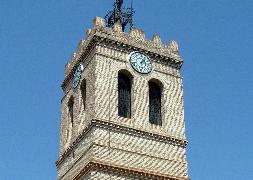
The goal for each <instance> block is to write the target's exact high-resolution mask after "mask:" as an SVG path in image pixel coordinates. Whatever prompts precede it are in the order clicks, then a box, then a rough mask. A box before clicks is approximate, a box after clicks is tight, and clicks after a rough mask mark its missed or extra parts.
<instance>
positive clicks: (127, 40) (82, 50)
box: [62, 19, 183, 89]
mask: <svg viewBox="0 0 253 180" xmlns="http://www.w3.org/2000/svg"><path fill="white" fill-rule="evenodd" d="M97 23H98V24H103V23H102V20H101V19H99V22H97ZM137 32H138V33H137ZM133 34H134V35H133ZM136 34H137V35H136ZM96 45H107V46H111V47H115V48H117V49H119V50H123V51H126V52H129V51H140V52H143V53H145V54H147V55H149V56H150V58H152V60H154V61H156V62H159V63H163V64H166V65H168V66H171V67H173V68H176V69H181V67H182V65H183V60H182V58H181V57H180V56H179V54H178V44H177V42H176V41H170V42H169V45H168V46H165V45H163V44H162V43H161V39H160V37H159V36H158V35H154V37H153V40H147V39H145V34H144V32H143V31H142V30H139V29H137V28H133V30H132V31H131V32H130V33H125V32H121V31H120V30H119V28H116V27H115V29H111V28H107V27H103V26H102V25H96V26H94V27H93V28H92V29H89V31H88V33H87V38H86V40H81V41H80V43H79V45H78V47H77V52H75V53H74V54H73V56H72V58H71V60H70V61H69V62H68V63H67V65H66V70H65V79H64V81H63V83H62V87H63V89H64V87H65V85H66V84H67V83H68V82H69V81H70V80H71V77H72V76H73V73H74V67H75V66H76V65H77V64H78V63H80V62H83V61H85V59H86V58H87V56H88V55H89V54H90V52H91V50H92V49H93V48H94V47H95V46H96Z"/></svg>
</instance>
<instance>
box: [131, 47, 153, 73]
mask: <svg viewBox="0 0 253 180" xmlns="http://www.w3.org/2000/svg"><path fill="white" fill-rule="evenodd" d="M129 62H130V64H131V66H132V67H133V68H134V70H136V71H137V72H139V73H142V74H148V73H150V72H151V70H152V65H151V61H150V59H149V57H148V56H147V55H145V54H142V53H140V52H132V53H130V54H129Z"/></svg>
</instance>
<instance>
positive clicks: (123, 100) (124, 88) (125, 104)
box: [118, 73, 131, 118]
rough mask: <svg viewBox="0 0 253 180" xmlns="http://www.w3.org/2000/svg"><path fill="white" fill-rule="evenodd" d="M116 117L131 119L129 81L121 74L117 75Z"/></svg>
mask: <svg viewBox="0 0 253 180" xmlns="http://www.w3.org/2000/svg"><path fill="white" fill-rule="evenodd" d="M118 115H119V116H121V117H125V118H131V80H130V78H129V77H128V76H126V75H125V74H122V73H119V75H118Z"/></svg>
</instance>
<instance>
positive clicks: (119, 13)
mask: <svg viewBox="0 0 253 180" xmlns="http://www.w3.org/2000/svg"><path fill="white" fill-rule="evenodd" d="M122 5H123V0H116V2H115V3H114V9H113V10H112V11H110V12H109V13H108V14H107V15H106V16H105V19H106V23H107V26H108V27H113V25H114V24H115V23H116V22H120V24H121V25H122V29H123V31H124V30H125V29H126V26H127V24H129V25H130V29H131V28H132V27H133V13H134V10H133V7H132V3H131V8H127V9H123V8H122Z"/></svg>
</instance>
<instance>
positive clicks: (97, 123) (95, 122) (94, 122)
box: [56, 119, 188, 167]
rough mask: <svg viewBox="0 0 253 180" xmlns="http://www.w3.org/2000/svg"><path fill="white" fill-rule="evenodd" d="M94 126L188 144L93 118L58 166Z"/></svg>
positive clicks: (161, 140) (147, 137) (61, 158)
mask: <svg viewBox="0 0 253 180" xmlns="http://www.w3.org/2000/svg"><path fill="white" fill-rule="evenodd" d="M92 127H99V128H104V129H108V130H110V131H114V132H121V133H122V132H123V133H125V134H128V135H133V136H138V137H143V138H146V139H150V140H155V141H160V142H165V143H169V144H173V145H176V146H180V147H183V148H185V147H186V145H187V143H188V142H187V141H186V140H185V139H179V138H176V137H172V136H165V135H160V134H156V133H151V132H146V131H142V130H139V129H135V128H132V127H126V126H122V125H119V124H115V123H112V122H108V121H104V120H96V119H94V120H91V121H90V123H89V124H88V125H87V126H86V128H85V129H84V130H83V132H82V134H80V135H79V136H78V137H77V138H76V140H75V141H74V142H73V143H72V144H71V145H70V146H69V148H68V149H67V150H66V151H65V152H64V153H63V154H62V155H61V157H60V158H59V159H58V161H56V166H57V167H58V166H59V165H60V164H61V163H62V162H63V161H64V159H65V158H66V157H67V156H68V155H69V154H70V153H71V152H72V151H73V149H74V148H75V147H76V146H77V145H78V143H79V142H80V141H81V140H82V139H83V138H84V137H85V136H86V134H87V133H88V132H90V130H91V129H92Z"/></svg>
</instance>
